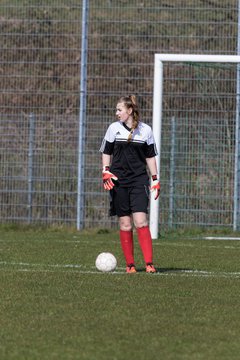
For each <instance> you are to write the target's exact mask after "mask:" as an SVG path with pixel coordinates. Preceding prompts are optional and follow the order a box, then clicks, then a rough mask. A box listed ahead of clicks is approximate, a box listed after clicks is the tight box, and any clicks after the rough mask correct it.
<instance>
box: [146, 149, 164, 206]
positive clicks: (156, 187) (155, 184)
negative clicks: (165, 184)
mask: <svg viewBox="0 0 240 360" xmlns="http://www.w3.org/2000/svg"><path fill="white" fill-rule="evenodd" d="M146 163H147V167H148V169H149V172H150V174H151V177H152V179H151V187H150V191H152V192H154V193H155V197H154V199H155V200H157V198H158V197H159V195H160V187H161V186H160V181H159V180H158V176H157V163H156V158H155V156H153V157H150V158H146Z"/></svg>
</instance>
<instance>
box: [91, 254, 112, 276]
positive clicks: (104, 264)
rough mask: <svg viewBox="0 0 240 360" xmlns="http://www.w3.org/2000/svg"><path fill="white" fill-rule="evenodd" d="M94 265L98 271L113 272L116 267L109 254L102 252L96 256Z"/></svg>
mask: <svg viewBox="0 0 240 360" xmlns="http://www.w3.org/2000/svg"><path fill="white" fill-rule="evenodd" d="M95 265H96V268H97V269H98V270H99V271H103V272H110V271H114V270H115V269H116V267H117V259H116V258H115V256H114V255H113V254H111V253H109V252H102V253H101V254H99V255H98V256H97V258H96V262H95Z"/></svg>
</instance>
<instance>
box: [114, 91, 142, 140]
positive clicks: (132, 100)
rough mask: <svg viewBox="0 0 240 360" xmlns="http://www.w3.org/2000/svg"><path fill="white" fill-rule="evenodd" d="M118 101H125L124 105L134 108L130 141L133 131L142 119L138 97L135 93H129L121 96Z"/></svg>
mask: <svg viewBox="0 0 240 360" xmlns="http://www.w3.org/2000/svg"><path fill="white" fill-rule="evenodd" d="M118 102H122V103H124V105H125V106H126V107H127V109H132V117H133V123H132V128H131V131H130V134H129V136H128V139H127V142H130V141H131V140H132V135H133V132H134V130H135V129H136V128H137V127H138V124H139V121H140V120H139V109H138V104H137V98H136V96H135V95H128V96H124V97H121V98H120V99H119V101H118Z"/></svg>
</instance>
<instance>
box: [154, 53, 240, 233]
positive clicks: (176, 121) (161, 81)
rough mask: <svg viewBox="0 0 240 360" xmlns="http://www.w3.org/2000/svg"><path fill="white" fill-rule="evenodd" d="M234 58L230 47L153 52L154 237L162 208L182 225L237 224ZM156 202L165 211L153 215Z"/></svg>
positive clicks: (239, 190) (238, 104)
mask: <svg viewBox="0 0 240 360" xmlns="http://www.w3.org/2000/svg"><path fill="white" fill-rule="evenodd" d="M173 63H174V64H173ZM239 63H240V56H237V55H191V54H185V55H182V54H155V63H154V94H153V122H152V128H153V133H154V136H155V140H156V145H157V149H158V156H157V166H158V172H159V176H160V180H161V184H162V190H161V195H160V198H159V199H158V200H156V201H155V200H154V198H153V195H151V201H150V221H149V222H150V230H151V234H152V238H153V239H157V237H158V233H159V223H160V218H161V216H163V217H164V216H165V218H166V219H167V220H166V219H165V223H166V222H167V221H168V222H170V225H172V224H173V222H171V221H172V217H173V214H177V221H176V224H177V225H185V226H187V225H188V226H189V225H191V221H192V220H193V222H192V224H194V225H216V226H219V225H228V226H233V228H234V229H235V230H236V228H237V227H238V224H239V212H240V211H239V199H240V160H239V158H240V145H239V131H240V130H239V126H240V125H239V115H240V100H239V97H240V85H239V84H240V81H239V79H240V78H239V73H240V71H239ZM170 65H171V67H172V66H175V68H174V69H173V68H171V67H170ZM165 67H166V68H167V69H166V72H167V75H165V71H164V69H165ZM207 72H208V74H207ZM209 72H210V74H209ZM212 74H214V76H213V75H212ZM211 76H213V77H212V78H211ZM176 77H178V78H179V84H180V85H178V88H177V90H176V85H175V80H176ZM218 77H221V81H219V79H218ZM186 83H188V90H187V91H186V89H185V87H186V86H185V85H186ZM196 88H198V91H196ZM200 91H201V95H199V94H200ZM171 93H174V95H173V97H172V98H171ZM180 98H181V103H180V101H179V99H180ZM175 103H177V104H178V105H177V107H176V106H175ZM206 104H207V105H206ZM207 107H208V108H207ZM167 124H171V126H170V125H167ZM173 125H174V126H173ZM167 127H168V129H169V130H168V131H167V130H166V128H167ZM176 127H177V129H179V130H178V131H177V130H175V129H176ZM163 128H164V131H163ZM176 134H177V135H176ZM167 138H168V140H169V141H167V140H166V139H167ZM186 149H187V151H186ZM189 149H190V150H189ZM218 154H220V155H218ZM170 158H172V159H170ZM171 160H172V161H171ZM162 163H163V164H162ZM163 168H164V176H163V174H162V172H163ZM219 169H220V170H221V173H220V172H219V171H220V170H219ZM166 174H167V175H166ZM172 174H174V178H173V177H172ZM173 187H175V190H174V191H173V190H172V189H173ZM160 204H161V207H160V206H159V205H160ZM171 204H172V205H171ZM173 204H175V206H173ZM179 204H180V205H179ZM162 206H163V207H164V209H165V210H166V209H167V210H166V211H165V210H164V211H165V213H168V215H166V214H165V215H161V216H160V213H162V212H164V211H163V209H162ZM180 213H181V216H180V215H179V214H180ZM184 217H185V218H184Z"/></svg>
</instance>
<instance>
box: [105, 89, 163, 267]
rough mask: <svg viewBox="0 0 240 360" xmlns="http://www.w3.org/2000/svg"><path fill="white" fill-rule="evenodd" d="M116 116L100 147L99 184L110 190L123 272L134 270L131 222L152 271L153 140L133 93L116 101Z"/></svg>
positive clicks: (155, 187) (155, 179)
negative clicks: (100, 182)
mask: <svg viewBox="0 0 240 360" xmlns="http://www.w3.org/2000/svg"><path fill="white" fill-rule="evenodd" d="M116 116H117V121H115V122H113V123H112V124H111V125H110V126H109V127H108V129H107V132H106V134H105V137H104V139H103V142H102V145H101V148H100V152H102V165H103V171H102V178H103V186H104V189H105V190H109V191H110V216H114V215H117V216H118V218H119V226H120V242H121V246H122V250H123V254H124V257H125V260H126V265H127V267H126V272H127V273H136V272H137V270H136V267H135V262H134V244H133V225H134V226H135V228H136V231H137V236H138V240H139V245H140V248H141V250H142V253H143V257H144V261H145V265H146V272H147V273H155V272H156V269H155V267H154V265H153V249H152V238H151V234H150V230H149V226H148V220H147V213H148V210H147V209H148V204H149V191H153V192H154V194H155V196H154V198H155V200H156V199H157V198H158V196H159V194H160V182H159V180H158V177H157V166H156V159H155V156H156V155H157V150H156V145H155V140H154V137H153V133H152V129H151V127H150V126H149V125H147V124H145V123H143V122H141V121H140V119H139V109H138V105H137V102H136V97H135V96H134V95H129V96H124V97H121V98H120V99H119V100H118V102H117V106H116ZM147 169H148V171H147ZM148 173H149V174H150V176H151V179H150V180H151V184H150V183H149V175H148Z"/></svg>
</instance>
